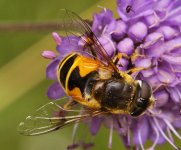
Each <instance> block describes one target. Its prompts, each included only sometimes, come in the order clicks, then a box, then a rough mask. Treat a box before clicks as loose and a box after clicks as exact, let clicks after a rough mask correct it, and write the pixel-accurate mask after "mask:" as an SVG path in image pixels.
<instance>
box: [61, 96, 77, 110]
mask: <svg viewBox="0 0 181 150" xmlns="http://www.w3.org/2000/svg"><path fill="white" fill-rule="evenodd" d="M75 104H77V102H76V101H74V100H73V99H72V98H71V99H69V100H68V101H67V102H66V103H65V104H64V106H63V108H64V109H65V110H69V109H70V108H72V106H74V105H75Z"/></svg>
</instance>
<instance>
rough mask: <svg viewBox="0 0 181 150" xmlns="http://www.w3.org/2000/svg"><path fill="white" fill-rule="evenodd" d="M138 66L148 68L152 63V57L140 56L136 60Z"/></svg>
mask: <svg viewBox="0 0 181 150" xmlns="http://www.w3.org/2000/svg"><path fill="white" fill-rule="evenodd" d="M134 64H135V66H136V67H141V68H148V67H150V66H151V65H152V62H151V58H140V59H139V58H138V59H136V60H135V61H134Z"/></svg>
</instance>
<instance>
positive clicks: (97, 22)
mask: <svg viewBox="0 0 181 150" xmlns="http://www.w3.org/2000/svg"><path fill="white" fill-rule="evenodd" d="M112 20H114V19H113V14H112V11H111V10H107V9H105V10H102V11H101V12H100V13H99V14H95V15H94V19H93V24H92V31H93V32H95V33H96V34H98V35H100V34H101V33H102V31H103V30H104V27H105V26H107V25H108V24H109V23H111V21H112Z"/></svg>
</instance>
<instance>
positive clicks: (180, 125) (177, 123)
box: [173, 118, 181, 129]
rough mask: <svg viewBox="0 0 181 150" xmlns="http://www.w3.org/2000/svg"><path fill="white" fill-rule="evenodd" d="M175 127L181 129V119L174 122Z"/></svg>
mask: <svg viewBox="0 0 181 150" xmlns="http://www.w3.org/2000/svg"><path fill="white" fill-rule="evenodd" d="M173 126H174V127H175V128H178V129H180V128H181V120H180V118H179V119H177V120H175V121H173Z"/></svg>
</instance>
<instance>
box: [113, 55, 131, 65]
mask: <svg viewBox="0 0 181 150" xmlns="http://www.w3.org/2000/svg"><path fill="white" fill-rule="evenodd" d="M122 58H126V59H129V57H128V56H127V55H126V54H123V53H118V54H117V55H116V56H115V57H114V58H113V63H114V64H115V65H120V66H122V65H121V64H118V61H119V60H120V59H122Z"/></svg>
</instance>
